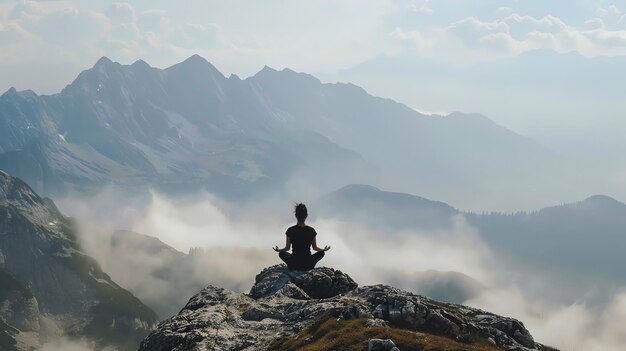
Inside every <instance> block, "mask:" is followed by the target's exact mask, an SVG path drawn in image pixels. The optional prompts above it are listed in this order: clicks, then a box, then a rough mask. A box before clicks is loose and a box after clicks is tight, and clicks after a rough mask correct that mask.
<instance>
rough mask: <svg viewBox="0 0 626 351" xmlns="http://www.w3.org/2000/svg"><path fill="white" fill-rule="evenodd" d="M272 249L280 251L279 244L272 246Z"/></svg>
mask: <svg viewBox="0 0 626 351" xmlns="http://www.w3.org/2000/svg"><path fill="white" fill-rule="evenodd" d="M272 249H274V251H276V252H280V249H279V248H278V246H274V247H272Z"/></svg>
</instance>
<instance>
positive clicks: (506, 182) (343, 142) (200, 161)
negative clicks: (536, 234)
mask: <svg viewBox="0 0 626 351" xmlns="http://www.w3.org/2000/svg"><path fill="white" fill-rule="evenodd" d="M493 145H498V147H493ZM559 162H560V159H559V158H558V156H557V155H555V154H554V153H552V152H551V151H550V150H548V149H546V148H545V147H543V146H541V145H539V144H538V143H536V142H534V141H533V140H531V139H528V138H525V137H523V136H520V135H518V134H515V133H514V132H511V131H509V130H507V129H505V128H503V127H501V126H498V125H497V124H495V123H494V122H492V121H491V120H489V119H487V118H486V117H484V116H480V115H476V114H462V113H453V114H450V115H448V116H429V115H424V114H421V113H418V112H416V111H415V110H413V109H411V108H409V107H407V106H405V105H402V104H399V103H397V102H394V101H392V100H389V99H383V98H379V97H375V96H372V95H370V94H368V93H367V92H366V91H365V90H363V89H361V88H359V87H357V86H355V85H353V84H341V83H340V84H323V83H321V82H320V81H319V80H318V79H317V78H315V77H313V76H311V75H308V74H304V73H296V72H294V71H292V70H289V69H284V70H282V71H276V70H273V69H271V68H269V67H265V68H264V69H263V70H261V71H260V72H259V73H257V74H256V75H254V76H252V77H249V78H247V79H243V80H242V79H240V78H239V77H237V76H235V75H231V76H230V77H228V78H227V77H224V76H223V75H222V74H221V73H220V72H219V71H218V70H217V69H216V68H215V67H214V66H212V65H211V64H210V63H209V62H207V61H206V60H205V59H203V58H201V57H199V56H192V57H190V58H189V59H187V60H185V61H184V62H181V63H179V64H176V65H174V66H172V67H169V68H166V69H158V68H154V67H151V66H149V65H148V64H147V63H146V62H144V61H141V60H139V61H137V62H135V63H133V64H132V65H121V64H119V63H115V62H112V61H111V60H109V59H108V58H106V57H103V58H102V59H100V60H99V61H98V62H97V63H96V64H95V66H94V67H93V68H91V69H88V70H86V71H84V72H82V73H80V74H79V75H78V77H77V78H76V80H74V82H72V83H71V84H70V85H68V86H67V87H65V88H64V89H63V90H62V91H61V92H60V93H57V94H53V95H42V96H40V95H37V94H35V93H34V92H32V91H21V92H18V91H16V90H15V89H10V90H9V91H7V92H6V93H4V94H3V95H2V96H0V169H3V170H5V171H7V172H9V173H10V174H13V175H15V176H18V177H20V178H22V179H24V180H25V181H26V182H28V183H29V184H31V185H32V186H33V187H34V189H36V190H37V191H39V192H41V193H43V194H46V195H54V196H59V195H65V194H68V193H76V192H79V193H90V192H93V191H95V190H97V189H100V188H102V187H103V186H106V185H114V186H121V187H123V188H126V189H137V188H146V187H152V188H157V189H161V190H163V191H171V192H173V193H179V192H181V191H190V190H193V191H195V190H197V189H199V188H206V189H208V190H209V191H211V192H214V193H217V194H219V195H222V196H224V197H227V198H231V199H237V198H249V197H251V196H253V195H256V194H267V193H269V192H270V191H276V190H279V189H282V188H284V186H285V184H290V183H295V184H302V183H307V184H312V185H314V186H315V187H316V188H318V189H319V193H320V194H321V193H324V192H326V191H331V190H333V189H336V188H338V187H340V186H343V185H345V184H348V183H369V184H375V185H379V186H385V187H391V186H393V187H394V189H396V190H399V191H404V192H413V193H420V194H424V195H426V196H429V197H434V198H440V199H445V200H447V201H449V202H454V203H457V204H459V205H462V206H464V207H465V208H475V207H480V208H491V207H493V206H496V205H498V204H500V205H502V203H500V202H499V200H497V199H502V197H501V196H499V194H500V193H501V192H502V191H506V192H509V193H510V194H511V196H510V198H512V199H515V200H519V201H518V202H517V204H518V205H519V204H523V203H524V201H525V200H522V198H524V199H526V200H528V199H529V198H535V199H537V201H545V200H546V199H548V198H550V197H551V196H554V193H555V192H554V191H551V190H554V189H556V188H558V185H555V183H554V182H551V181H550V179H553V180H554V178H553V177H554V176H555V175H556V174H558V169H559V167H558V166H559ZM538 169H540V170H542V171H541V172H536V170H538ZM511 182H515V183H516V188H515V189H511V188H510V183H511ZM496 195H498V196H496ZM509 205H511V203H509Z"/></svg>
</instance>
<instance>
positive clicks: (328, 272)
mask: <svg viewBox="0 0 626 351" xmlns="http://www.w3.org/2000/svg"><path fill="white" fill-rule="evenodd" d="M255 281H256V282H255V284H254V286H252V289H251V290H250V296H251V297H252V298H255V299H259V298H262V297H268V296H272V295H276V294H280V295H284V296H289V297H292V298H294V299H300V300H307V299H310V298H313V299H324V298H329V297H333V296H337V295H340V294H343V293H346V292H348V291H351V290H354V289H356V287H357V286H358V284H357V283H355V282H354V280H352V278H350V276H348V275H347V274H345V273H343V272H341V271H340V270H336V269H333V268H328V267H319V268H316V269H313V270H310V271H292V270H289V269H288V268H287V266H286V265H284V264H280V265H275V266H272V267H269V268H265V269H264V270H263V271H261V273H259V274H258V275H257V276H256V280H255Z"/></svg>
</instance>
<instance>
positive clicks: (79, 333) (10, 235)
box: [0, 171, 158, 351]
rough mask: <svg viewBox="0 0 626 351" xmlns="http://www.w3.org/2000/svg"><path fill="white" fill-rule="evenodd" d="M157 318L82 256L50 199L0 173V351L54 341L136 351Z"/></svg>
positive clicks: (68, 223) (66, 221)
mask: <svg viewBox="0 0 626 351" xmlns="http://www.w3.org/2000/svg"><path fill="white" fill-rule="evenodd" d="M157 320H158V317H157V315H156V314H155V313H154V312H153V311H152V310H151V309H150V308H149V307H148V306H146V305H144V304H143V303H142V302H141V301H139V300H138V299H137V298H136V297H135V296H133V295H132V294H131V293H130V292H129V291H127V290H125V289H123V288H122V287H120V286H119V285H117V284H116V283H115V282H114V281H113V280H112V279H111V278H110V277H109V276H108V275H107V274H106V273H105V272H103V271H102V269H101V268H100V266H99V265H98V263H97V262H96V260H95V259H93V258H92V257H90V256H88V255H86V254H85V253H84V251H83V250H82V248H81V246H80V244H79V243H78V240H77V237H76V231H75V229H74V223H73V222H72V221H71V220H70V219H69V218H67V217H64V216H63V215H62V214H61V213H60V212H59V210H58V209H57V208H56V206H55V205H54V203H53V202H52V201H51V200H49V199H43V198H41V197H39V196H38V195H37V194H36V193H35V192H34V191H33V190H32V189H31V188H30V187H29V186H28V185H26V183H24V182H23V181H21V180H20V179H18V178H15V177H11V176H9V175H7V174H6V173H4V172H1V171H0V350H3V351H4V350H7V351H9V350H11V351H12V350H17V351H22V350H32V349H34V348H37V347H38V346H40V345H41V344H42V343H45V342H47V341H54V339H55V338H57V337H66V338H70V339H85V340H86V341H88V342H89V343H90V344H93V346H94V347H99V348H101V347H105V346H112V347H114V348H115V349H117V350H136V349H137V345H138V344H139V342H140V341H141V340H142V339H143V338H144V337H145V336H146V335H147V334H148V331H149V330H151V329H152V328H154V326H155V325H156V322H157Z"/></svg>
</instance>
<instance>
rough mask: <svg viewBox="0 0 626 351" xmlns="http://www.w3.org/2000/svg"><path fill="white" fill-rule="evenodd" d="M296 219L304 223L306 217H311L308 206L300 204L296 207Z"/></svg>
mask: <svg viewBox="0 0 626 351" xmlns="http://www.w3.org/2000/svg"><path fill="white" fill-rule="evenodd" d="M295 212H296V219H297V220H298V222H304V220H306V217H307V216H308V215H309V213H308V211H307V209H306V206H305V205H304V204H303V203H299V204H297V205H296V211H295Z"/></svg>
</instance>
